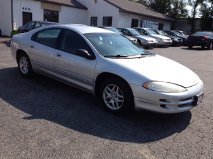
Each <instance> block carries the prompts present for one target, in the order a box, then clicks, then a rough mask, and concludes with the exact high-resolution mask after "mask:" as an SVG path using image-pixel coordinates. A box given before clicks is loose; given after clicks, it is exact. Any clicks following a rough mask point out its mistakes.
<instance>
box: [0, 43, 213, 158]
mask: <svg viewBox="0 0 213 159" xmlns="http://www.w3.org/2000/svg"><path fill="white" fill-rule="evenodd" d="M0 41H1V40H0ZM152 51H154V52H157V53H159V54H160V55H163V56H166V57H169V58H171V59H173V60H176V61H178V62H180V63H182V64H184V65H186V66H187V67H189V68H190V69H192V70H193V71H195V72H196V73H197V74H198V75H199V76H200V77H201V79H202V80H203V81H204V84H205V97H204V99H203V102H202V103H201V104H200V105H199V106H198V107H196V108H194V109H192V110H191V111H189V112H185V113H181V114H175V115H162V114H154V113H149V112H138V113H134V114H130V115H128V116H124V115H123V116H115V115H112V114H110V113H108V112H106V111H105V110H104V109H103V108H102V107H101V106H100V105H99V103H98V102H97V100H96V99H95V98H94V97H93V96H92V95H90V94H87V93H85V92H83V91H81V90H78V89H76V88H73V87H70V86H67V85H65V84H62V83H59V82H57V81H54V80H52V79H49V78H46V77H43V76H36V77H35V78H33V79H24V78H22V76H20V74H19V72H18V70H17V64H16V62H15V60H14V59H13V58H12V56H11V53H10V49H9V48H8V47H6V45H5V44H3V43H1V44H0V128H1V129H0V158H1V159H17V158H23V159H25V158H26V159H28V158H30V159H34V158H35V159H38V158H42V159H46V158H51V159H59V158H63V159H64V158H83V159H84V158H85V159H93V158H97V159H99V158H107V159H110V158H115V159H120V158H128V159H132V158H134V159H140V158H141V159H163V158H167V159H176V158H177V159H178V158H181V159H192V158H193V159H212V158H213V151H212V150H213V108H212V107H213V103H212V101H213V85H212V79H213V70H212V68H213V62H212V61H213V51H212V50H211V51H208V50H201V49H199V48H196V49H193V50H188V49H186V48H185V47H170V48H157V49H154V50H152Z"/></svg>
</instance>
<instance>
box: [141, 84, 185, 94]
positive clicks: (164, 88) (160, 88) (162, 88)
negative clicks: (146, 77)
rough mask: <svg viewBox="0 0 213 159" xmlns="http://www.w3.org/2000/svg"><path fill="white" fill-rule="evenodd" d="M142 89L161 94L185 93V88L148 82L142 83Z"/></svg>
mask: <svg viewBox="0 0 213 159" xmlns="http://www.w3.org/2000/svg"><path fill="white" fill-rule="evenodd" d="M143 87H144V88H146V89H149V90H152V91H157V92H163V93H180V92H185V91H187V90H186V88H184V87H182V86H179V85H176V84H173V83H168V82H157V81H150V82H145V83H143Z"/></svg>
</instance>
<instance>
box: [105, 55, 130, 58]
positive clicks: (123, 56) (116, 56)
mask: <svg viewBox="0 0 213 159" xmlns="http://www.w3.org/2000/svg"><path fill="white" fill-rule="evenodd" d="M104 57H115V58H126V57H129V56H126V55H107V56H104Z"/></svg>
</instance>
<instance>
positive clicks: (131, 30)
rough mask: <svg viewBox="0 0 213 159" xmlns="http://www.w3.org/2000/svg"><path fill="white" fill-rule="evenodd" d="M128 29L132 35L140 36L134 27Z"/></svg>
mask: <svg viewBox="0 0 213 159" xmlns="http://www.w3.org/2000/svg"><path fill="white" fill-rule="evenodd" d="M129 31H130V32H131V34H132V35H133V36H140V33H139V32H138V31H136V30H135V29H129Z"/></svg>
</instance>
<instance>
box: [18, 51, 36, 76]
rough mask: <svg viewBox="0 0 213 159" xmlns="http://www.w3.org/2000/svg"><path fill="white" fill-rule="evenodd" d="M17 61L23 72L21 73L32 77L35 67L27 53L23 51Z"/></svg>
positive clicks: (20, 70)
mask: <svg viewBox="0 0 213 159" xmlns="http://www.w3.org/2000/svg"><path fill="white" fill-rule="evenodd" d="M17 62H18V68H19V72H20V73H21V75H22V76H24V77H27V78H29V77H32V75H33V69H32V65H31V62H30V59H29V57H28V56H27V54H25V53H21V54H20V55H19V56H18V60H17Z"/></svg>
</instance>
